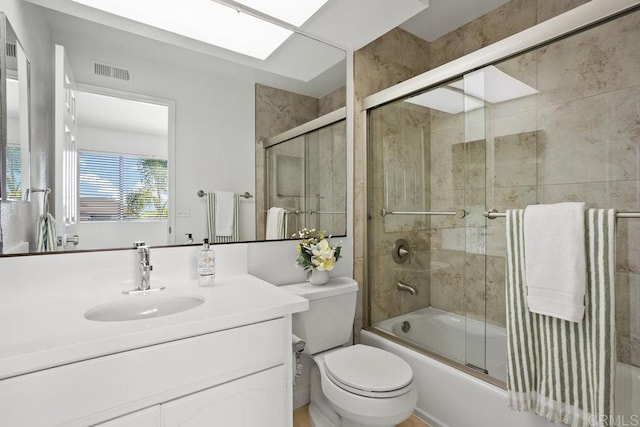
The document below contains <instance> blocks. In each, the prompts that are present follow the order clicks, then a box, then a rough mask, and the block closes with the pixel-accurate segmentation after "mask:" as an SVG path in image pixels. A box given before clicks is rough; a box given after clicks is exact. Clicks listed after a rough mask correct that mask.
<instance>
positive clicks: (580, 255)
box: [524, 203, 587, 322]
mask: <svg viewBox="0 0 640 427" xmlns="http://www.w3.org/2000/svg"><path fill="white" fill-rule="evenodd" d="M584 208H585V204H584V203H558V204H554V205H533V206H528V207H527V208H526V209H525V213H524V257H525V283H526V286H527V303H528V306H529V311H531V312H533V313H540V314H545V315H548V316H553V317H557V318H559V319H563V320H568V321H570V322H579V321H580V320H582V317H583V316H584V293H585V285H586V281H587V277H586V271H587V265H586V252H585V227H584Z"/></svg>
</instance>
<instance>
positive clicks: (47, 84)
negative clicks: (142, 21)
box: [0, 0, 53, 250]
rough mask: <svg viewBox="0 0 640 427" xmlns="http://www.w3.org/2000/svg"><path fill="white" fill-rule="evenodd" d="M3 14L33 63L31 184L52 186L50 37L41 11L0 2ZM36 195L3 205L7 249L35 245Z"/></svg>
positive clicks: (38, 206) (4, 0)
mask: <svg viewBox="0 0 640 427" xmlns="http://www.w3.org/2000/svg"><path fill="white" fill-rule="evenodd" d="M0 11H2V12H4V13H5V14H6V15H7V17H8V19H9V21H10V22H11V25H12V27H13V29H14V31H15V32H16V35H17V36H18V39H19V40H20V42H21V43H22V45H23V47H24V50H25V52H26V54H27V56H28V57H29V59H30V61H31V117H32V118H31V144H32V150H31V151H32V152H31V185H32V186H34V187H47V186H50V185H51V184H50V182H51V177H50V176H47V166H46V165H47V162H48V159H49V155H50V151H51V143H52V136H53V112H52V111H51V104H52V102H53V101H52V94H53V79H51V75H52V72H53V62H52V54H51V34H50V32H49V27H48V25H47V24H46V21H45V19H44V16H43V15H42V13H41V12H40V10H39V8H38V7H36V6H34V5H32V4H30V3H28V2H25V1H22V0H0ZM39 194H40V197H38V194H36V195H34V196H33V200H34V203H32V204H31V203H25V202H0V217H1V222H0V224H1V225H2V237H3V240H4V248H5V249H9V250H10V249H11V248H12V247H15V246H17V245H19V244H21V243H22V242H29V243H30V244H31V247H33V246H34V245H35V233H34V227H35V222H36V219H37V215H38V214H39V213H40V211H41V209H42V196H41V195H42V193H39Z"/></svg>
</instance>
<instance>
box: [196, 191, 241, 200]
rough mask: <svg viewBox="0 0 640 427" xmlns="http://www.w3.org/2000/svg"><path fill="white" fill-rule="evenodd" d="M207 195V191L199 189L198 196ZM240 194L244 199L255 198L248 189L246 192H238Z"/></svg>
mask: <svg viewBox="0 0 640 427" xmlns="http://www.w3.org/2000/svg"><path fill="white" fill-rule="evenodd" d="M206 195H207V193H206V192H204V191H203V190H198V197H204V196H206ZM238 195H239V196H240V197H242V198H243V199H253V194H251V193H249V192H248V191H245V192H244V193H242V194H238Z"/></svg>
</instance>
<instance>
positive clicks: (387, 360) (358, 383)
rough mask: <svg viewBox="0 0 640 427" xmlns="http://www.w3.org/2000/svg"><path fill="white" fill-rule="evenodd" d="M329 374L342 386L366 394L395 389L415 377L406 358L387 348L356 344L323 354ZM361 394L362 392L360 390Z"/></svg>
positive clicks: (388, 391)
mask: <svg viewBox="0 0 640 427" xmlns="http://www.w3.org/2000/svg"><path fill="white" fill-rule="evenodd" d="M324 365H325V368H326V371H327V374H328V376H329V378H330V379H331V380H332V381H333V382H334V383H335V384H336V385H338V386H339V387H342V388H344V389H346V390H349V391H354V392H356V393H358V391H362V392H365V395H367V396H372V395H376V394H380V397H385V396H382V394H389V393H390V394H392V395H397V394H402V393H404V390H402V392H401V393H393V392H394V391H401V390H400V389H402V388H404V387H406V386H408V385H409V384H411V382H412V381H413V371H412V370H411V367H410V366H409V364H408V363H407V362H405V361H404V360H402V359H401V358H400V357H398V356H396V355H395V354H392V353H389V352H388V351H385V350H382V349H379V348H376V347H370V346H366V345H362V344H357V345H354V346H351V347H346V348H343V349H340V350H338V351H334V352H332V353H329V354H327V355H326V356H324ZM358 394H360V393H358Z"/></svg>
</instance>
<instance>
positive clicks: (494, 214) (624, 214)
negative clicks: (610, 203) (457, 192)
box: [482, 209, 640, 219]
mask: <svg viewBox="0 0 640 427" xmlns="http://www.w3.org/2000/svg"><path fill="white" fill-rule="evenodd" d="M482 216H484V217H486V218H488V219H496V218H504V217H506V216H507V214H506V212H498V211H497V210H495V209H490V210H488V211H486V212H483V213H482ZM616 218H640V212H618V213H616Z"/></svg>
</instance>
